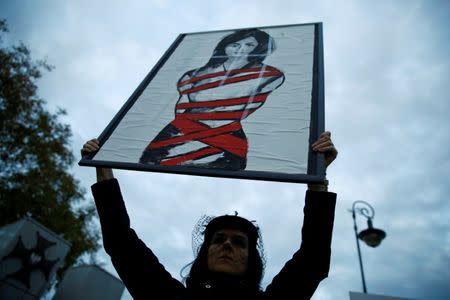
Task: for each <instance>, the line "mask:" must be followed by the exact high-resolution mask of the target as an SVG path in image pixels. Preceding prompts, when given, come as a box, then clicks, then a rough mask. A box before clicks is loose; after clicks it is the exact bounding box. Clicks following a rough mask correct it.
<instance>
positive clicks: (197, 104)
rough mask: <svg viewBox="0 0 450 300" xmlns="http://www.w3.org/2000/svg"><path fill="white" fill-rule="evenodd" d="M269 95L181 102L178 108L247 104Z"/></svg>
mask: <svg viewBox="0 0 450 300" xmlns="http://www.w3.org/2000/svg"><path fill="white" fill-rule="evenodd" d="M267 96H268V94H259V95H255V96H254V97H253V98H251V97H242V98H231V99H222V100H210V101H201V102H189V103H180V104H177V106H176V109H187V108H204V107H218V106H232V105H239V104H247V103H249V102H250V103H254V102H256V103H258V102H264V101H266V99H267ZM250 99H251V101H250Z"/></svg>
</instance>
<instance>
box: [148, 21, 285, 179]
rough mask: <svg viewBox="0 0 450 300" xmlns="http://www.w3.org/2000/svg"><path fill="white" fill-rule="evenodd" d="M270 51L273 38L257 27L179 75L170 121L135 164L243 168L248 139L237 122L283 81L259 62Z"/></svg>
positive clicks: (230, 38)
mask: <svg viewBox="0 0 450 300" xmlns="http://www.w3.org/2000/svg"><path fill="white" fill-rule="evenodd" d="M274 50H275V43H274V40H273V38H272V37H271V36H269V35H268V34H267V33H265V32H263V31H261V30H259V29H244V30H238V31H236V32H233V33H232V34H229V35H227V36H226V37H224V38H223V39H222V40H221V41H220V42H219V43H218V44H217V46H216V48H215V49H214V51H213V54H212V56H211V58H210V60H209V61H208V62H207V63H206V64H205V65H204V66H203V67H201V68H198V69H194V70H190V71H188V72H186V73H185V74H184V75H183V76H182V77H181V78H180V80H179V81H178V84H177V88H178V92H179V94H180V97H179V100H178V102H177V105H176V106H175V120H173V121H172V122H171V123H170V124H169V125H167V126H166V127H164V129H163V130H162V131H161V132H160V133H159V134H158V135H157V136H156V137H155V138H154V139H153V140H152V141H151V142H150V144H149V145H148V146H147V148H146V149H145V150H144V152H143V153H142V156H141V158H140V161H139V162H140V163H144V164H159V165H166V166H174V165H185V166H186V165H194V166H196V167H208V168H221V169H228V170H243V169H245V167H246V164H247V150H248V142H247V138H246V136H245V133H244V131H243V129H242V126H241V122H240V121H241V120H242V119H245V118H246V117H247V116H248V115H249V114H252V113H253V112H255V111H256V110H257V109H258V108H260V107H261V106H262V105H263V104H264V102H265V101H266V99H267V96H268V95H269V94H270V93H271V92H272V91H274V90H275V89H276V88H278V87H279V86H280V85H281V84H282V83H283V81H284V74H283V73H282V72H281V71H280V70H278V69H276V68H274V67H272V66H268V65H265V64H263V61H264V59H265V58H266V57H267V56H268V55H270V54H271V53H272V52H273V51H274Z"/></svg>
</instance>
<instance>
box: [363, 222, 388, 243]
mask: <svg viewBox="0 0 450 300" xmlns="http://www.w3.org/2000/svg"><path fill="white" fill-rule="evenodd" d="M367 225H368V226H369V228H367V229H365V230H363V231H361V232H360V233H358V238H359V239H361V240H363V241H364V242H365V243H366V244H367V245H368V246H370V247H377V246H378V245H380V243H381V241H382V240H383V239H384V238H385V237H386V232H384V231H383V230H381V229H377V228H374V227H373V225H372V220H371V219H368V220H367Z"/></svg>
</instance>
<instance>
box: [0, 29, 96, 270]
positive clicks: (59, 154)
mask: <svg viewBox="0 0 450 300" xmlns="http://www.w3.org/2000/svg"><path fill="white" fill-rule="evenodd" d="M7 31H8V28H7V24H6V21H5V20H0V226H3V225H5V224H8V223H12V222H14V221H16V220H18V219H20V218H22V217H23V216H25V215H26V214H31V216H32V217H33V218H34V219H36V220H37V221H38V222H40V223H42V224H43V225H44V226H46V227H48V228H49V229H51V230H53V231H55V232H56V233H60V234H63V237H64V238H65V239H66V240H68V241H69V242H70V243H71V244H72V247H71V250H70V252H69V254H68V256H67V257H66V264H65V266H64V268H63V269H62V270H60V272H58V276H59V277H60V276H61V274H62V272H63V270H65V269H66V268H67V267H69V266H71V265H73V264H74V263H75V262H76V261H77V259H78V258H79V257H80V256H82V255H86V254H93V253H95V251H96V250H97V249H98V247H99V242H98V241H99V233H98V229H97V228H98V227H97V226H92V222H93V218H94V217H95V208H94V206H93V204H92V202H91V201H86V200H84V194H85V191H84V190H83V189H82V188H81V187H80V185H79V182H78V181H77V180H76V179H75V178H74V176H73V175H72V174H71V173H69V170H70V168H71V166H72V165H73V163H74V159H75V157H74V155H73V153H72V152H71V150H70V148H69V143H70V138H71V135H72V133H71V129H70V127H69V125H66V124H62V123H60V121H59V118H60V117H61V116H62V115H65V114H66V112H65V111H64V110H62V109H59V110H58V111H57V112H56V113H50V112H48V111H47V110H46V108H45V105H46V102H45V100H43V99H41V98H40V97H39V96H38V95H37V85H36V81H37V80H38V79H39V78H40V77H41V76H42V71H50V70H51V69H52V68H51V67H50V66H49V65H48V64H47V63H46V62H45V61H35V60H33V59H32V58H31V56H30V51H29V49H28V48H27V47H26V46H25V45H24V44H22V43H20V44H19V45H13V46H4V43H3V37H4V35H5V33H6V32H7Z"/></svg>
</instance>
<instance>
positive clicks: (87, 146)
mask: <svg viewBox="0 0 450 300" xmlns="http://www.w3.org/2000/svg"><path fill="white" fill-rule="evenodd" d="M98 149H100V142H99V141H98V139H91V140H89V141H87V142H86V143H84V145H83V148H81V156H82V157H84V156H86V155H89V154H91V153H94V152H97V151H98ZM96 171H97V182H100V181H104V180H109V179H113V178H114V174H113V171H112V169H111V168H100V167H97V168H96Z"/></svg>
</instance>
